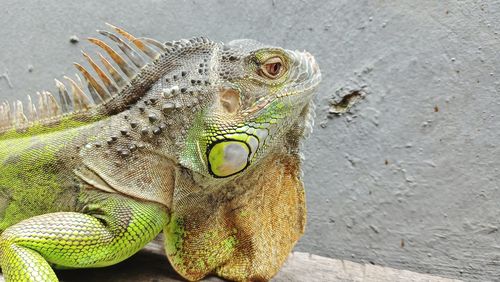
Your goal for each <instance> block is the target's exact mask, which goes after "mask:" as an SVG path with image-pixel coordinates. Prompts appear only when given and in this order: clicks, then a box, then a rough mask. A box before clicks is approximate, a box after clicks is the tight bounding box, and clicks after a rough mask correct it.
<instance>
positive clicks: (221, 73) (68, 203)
mask: <svg viewBox="0 0 500 282" xmlns="http://www.w3.org/2000/svg"><path fill="white" fill-rule="evenodd" d="M109 26H110V27H111V28H112V29H113V32H107V31H99V33H100V34H102V35H103V36H104V37H103V39H106V40H109V41H110V42H114V43H116V46H117V47H118V48H119V49H120V50H121V52H123V54H121V55H120V54H119V53H118V51H116V50H115V49H113V48H111V47H110V46H109V45H108V44H107V43H105V41H103V40H101V39H97V38H89V40H90V41H91V42H92V43H94V44H96V45H97V46H99V47H100V48H101V49H102V50H103V51H104V52H103V53H104V54H107V56H106V57H105V56H104V55H102V54H100V53H98V54H97V57H98V58H99V61H100V62H101V64H100V65H99V64H98V63H97V60H95V59H93V58H92V57H91V56H89V55H88V54H87V53H83V56H84V57H85V59H86V60H87V62H88V66H90V67H91V68H85V67H84V66H82V65H81V64H78V63H75V66H76V68H77V69H78V70H79V71H80V72H81V75H82V76H83V80H82V79H80V76H78V75H77V76H76V77H75V78H70V77H64V79H65V81H66V84H64V83H63V82H61V81H60V80H56V86H57V89H58V93H59V96H58V98H56V97H55V96H54V95H52V94H51V93H50V92H48V91H43V92H41V93H37V95H38V102H37V105H35V103H34V102H33V101H32V99H31V98H30V97H28V103H27V104H25V106H24V107H23V103H22V102H20V101H17V102H15V103H14V106H11V105H10V104H9V103H8V102H4V103H2V104H1V105H0V126H1V129H0V163H1V167H0V231H2V232H1V235H0V265H1V267H2V270H3V273H4V276H5V278H6V280H7V281H58V280H57V277H56V275H55V273H54V271H53V269H52V268H53V267H54V268H62V269H67V268H87V267H103V266H108V265H112V264H116V263H118V262H120V261H122V260H124V259H126V258H128V257H130V256H131V255H132V254H134V253H136V252H137V251H139V250H140V249H141V248H142V247H143V246H144V245H145V244H147V243H148V242H149V241H151V240H153V239H154V238H155V236H157V235H158V234H159V233H160V232H161V231H163V233H164V235H165V243H164V244H165V250H166V255H167V256H168V259H169V261H170V262H171V264H172V266H173V267H174V269H175V270H176V271H177V272H178V273H179V274H180V275H182V276H183V277H184V278H185V279H187V280H191V281H193V280H199V279H202V278H203V277H205V276H207V275H218V276H220V277H223V278H225V279H229V280H236V281H265V280H268V279H270V278H271V277H272V276H273V275H274V274H275V273H276V272H277V271H278V270H279V268H280V266H281V265H282V264H283V263H284V261H285V260H286V258H287V256H288V254H289V252H290V251H291V249H292V247H293V246H294V244H295V243H296V241H297V240H298V239H299V237H300V236H301V234H302V233H303V231H304V225H305V213H306V212H305V202H304V190H303V184H302V180H301V171H300V163H301V159H300V154H299V147H300V142H301V139H302V137H303V136H304V135H305V134H306V133H307V132H308V131H309V130H310V128H311V123H312V116H313V112H312V110H311V105H312V102H311V98H312V95H313V92H314V89H315V88H316V86H317V85H318V83H319V82H320V78H321V74H320V70H319V68H318V65H317V64H316V62H315V60H314V58H313V56H312V55H310V54H309V53H307V52H305V51H304V52H299V51H290V50H285V49H282V48H277V47H271V46H267V45H263V44H261V43H258V42H256V41H253V40H246V39H245V40H235V41H231V42H229V43H227V44H224V43H218V42H213V41H210V40H208V39H206V38H193V39H190V40H179V41H173V42H167V43H160V42H159V41H157V40H154V39H150V38H136V37H134V36H133V35H131V34H129V33H128V32H126V31H125V30H123V29H121V28H118V27H115V26H112V25H109ZM90 69H93V71H92V72H91V71H89V70H90ZM67 86H70V89H71V90H70V91H68V90H67V89H68V88H67ZM85 88H86V89H87V90H85V91H84V89H85ZM87 91H88V94H87V93H86V92H87Z"/></svg>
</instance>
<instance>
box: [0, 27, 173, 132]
mask: <svg viewBox="0 0 500 282" xmlns="http://www.w3.org/2000/svg"><path fill="white" fill-rule="evenodd" d="M107 25H108V26H109V27H111V28H112V29H113V30H114V31H116V32H117V33H118V34H119V35H121V36H122V37H124V38H125V39H126V40H127V41H128V42H130V43H132V44H133V45H134V46H135V47H136V48H137V49H138V50H139V51H141V52H142V54H143V55H144V56H141V55H140V54H139V53H137V52H136V51H135V50H134V49H132V48H131V47H130V45H129V44H127V43H126V42H125V41H124V40H122V39H121V38H119V37H118V36H117V35H115V34H113V33H110V32H107V31H98V32H99V33H100V34H102V35H104V36H105V37H107V38H109V39H111V40H112V41H113V42H115V43H116V46H118V47H119V48H120V50H121V51H122V52H123V54H125V57H123V56H122V55H120V54H118V53H117V52H116V51H115V50H113V49H112V48H111V47H110V46H109V45H108V44H106V43H105V42H104V41H102V40H100V39H96V38H88V40H89V41H90V42H92V43H93V44H95V45H96V46H98V47H100V48H101V49H103V50H104V51H105V52H106V53H107V54H108V55H109V57H110V58H111V59H112V60H113V62H114V63H116V65H117V66H118V67H119V68H120V70H121V71H122V72H123V74H125V76H126V77H127V78H124V76H122V74H120V73H119V71H118V70H117V69H116V68H115V67H114V66H113V65H112V64H111V63H110V62H109V61H108V59H106V58H105V57H104V56H103V55H102V54H101V53H97V56H98V57H99V61H100V62H101V63H102V66H103V67H104V68H102V67H100V66H99V65H98V64H97V63H96V61H94V60H93V59H92V58H91V57H90V56H89V55H88V54H87V53H85V52H83V51H82V54H83V57H84V58H85V59H86V60H87V62H88V63H89V64H90V66H91V67H92V69H93V70H94V71H95V73H97V76H98V77H99V80H98V79H96V77H94V76H93V75H92V74H91V73H90V72H89V71H88V70H87V69H86V68H85V67H83V66H82V65H81V64H79V63H74V64H75V67H76V68H77V69H78V70H79V71H80V73H81V74H82V75H83V77H84V79H85V81H86V83H87V87H88V92H89V94H90V95H88V94H86V93H85V91H84V90H83V88H84V87H83V83H82V80H81V79H80V77H79V76H78V75H76V81H75V80H73V79H71V78H69V77H67V76H64V79H65V80H67V82H68V84H69V85H70V87H71V95H70V94H68V90H67V88H66V85H65V84H64V83H63V82H61V81H60V80H57V79H55V84H56V87H57V89H58V94H59V95H58V96H59V102H58V101H57V99H56V98H55V97H54V95H52V93H50V92H48V91H42V92H37V93H36V94H37V96H38V102H37V106H36V105H35V103H34V101H33V100H32V98H31V96H28V104H27V106H26V109H25V107H23V104H22V102H21V101H16V102H15V103H13V105H12V107H11V105H10V104H9V103H8V102H2V103H1V104H0V133H2V132H4V131H6V130H8V129H11V128H25V127H27V126H29V123H32V122H35V121H41V122H43V121H44V120H52V119H54V118H57V117H60V116H61V115H62V114H65V113H76V112H81V111H87V110H88V109H90V108H92V107H93V106H94V105H95V104H104V103H106V102H107V101H109V100H110V99H112V98H113V97H115V96H117V95H119V93H120V91H121V90H122V89H123V88H125V87H126V86H127V85H128V84H129V83H130V81H131V80H132V79H133V78H134V77H135V76H136V75H137V73H139V71H140V69H142V68H143V67H145V66H146V65H147V64H149V63H150V62H152V61H154V60H156V59H157V58H158V57H159V56H160V55H161V53H160V52H166V51H168V50H169V49H168V48H167V47H166V46H165V45H164V44H162V43H160V42H159V41H157V40H154V39H150V38H136V37H134V36H133V35H131V34H130V33H128V32H126V31H125V30H123V29H121V28H119V27H116V26H113V25H111V24H107ZM153 47H154V48H153ZM155 48H156V49H159V50H160V52H158V51H156V50H155ZM125 58H128V59H129V60H130V62H132V64H133V66H135V67H133V66H132V65H130V64H129V63H128V62H127V60H126V59H125ZM103 69H104V70H105V71H106V72H107V73H108V74H109V76H108V74H106V72H105V71H104V70H103ZM89 96H90V97H89Z"/></svg>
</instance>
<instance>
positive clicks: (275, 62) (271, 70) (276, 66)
mask: <svg viewBox="0 0 500 282" xmlns="http://www.w3.org/2000/svg"><path fill="white" fill-rule="evenodd" d="M284 70H285V68H284V67H283V60H282V59H281V58H280V57H272V58H270V59H267V60H266V61H265V62H264V63H263V64H262V65H261V67H260V69H259V74H260V75H261V76H264V77H266V78H270V79H278V78H280V77H281V76H282V75H283V73H284Z"/></svg>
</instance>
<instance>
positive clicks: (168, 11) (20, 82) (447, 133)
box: [0, 0, 500, 280]
mask: <svg viewBox="0 0 500 282" xmlns="http://www.w3.org/2000/svg"><path fill="white" fill-rule="evenodd" d="M99 2H104V1H64V2H63V1H14V0H1V1H0V6H1V11H0V26H1V28H0V38H1V40H0V50H1V51H0V73H3V72H4V71H6V70H8V75H9V77H10V80H11V83H12V87H10V86H9V85H8V83H7V82H6V80H4V79H0V97H1V98H6V99H9V100H12V99H14V98H21V97H25V95H26V94H28V93H34V92H35V91H36V90H40V89H48V88H49V89H54V88H53V86H52V79H53V78H54V77H61V75H62V74H64V73H73V72H74V71H73V68H72V66H71V62H73V61H75V60H76V61H82V59H81V57H80V54H79V49H80V48H88V46H89V44H87V43H84V42H80V43H79V44H76V45H74V44H71V43H69V38H70V36H72V35H77V36H79V37H80V38H84V37H86V36H93V35H95V34H96V33H95V32H94V30H95V29H97V28H103V27H104V25H103V22H105V21H108V22H111V23H114V24H116V25H120V26H123V27H125V28H126V29H127V30H129V31H130V32H131V33H133V34H137V35H140V36H148V37H153V38H159V39H163V40H174V39H179V38H186V37H191V36H195V35H205V36H208V37H210V38H212V39H215V40H221V41H228V40H231V39H234V38H242V37H243V38H254V39H258V40H260V41H263V42H267V43H271V44H275V45H279V46H284V47H287V48H296V49H306V50H308V51H310V52H311V53H312V54H314V55H315V56H316V58H317V60H318V62H319V63H320V66H321V68H322V72H323V74H324V82H323V84H322V85H321V88H320V90H319V95H318V96H317V97H316V101H317V105H318V106H317V109H316V112H317V123H316V126H315V132H314V134H313V135H312V137H311V138H310V139H309V140H308V141H307V142H306V144H305V156H306V161H305V169H304V171H305V181H306V184H307V187H306V188H307V197H308V207H309V211H308V225H307V232H306V234H305V236H304V237H303V238H302V240H301V241H300V243H299V244H298V246H297V250H300V251H307V252H310V253H314V254H318V255H324V256H328V257H333V258H339V259H349V260H354V261H360V262H364V263H373V264H377V265H382V266H391V267H396V268H402V269H408V270H414V271H419V272H429V273H433V274H439V275H442V276H449V277H458V278H466V279H471V280H473V279H481V280H489V279H491V280H493V279H498V277H500V233H499V231H498V228H499V226H500V222H499V218H500V204H499V199H500V189H499V184H498V181H497V177H498V175H499V168H500V165H499V162H500V150H499V145H500V138H499V134H500V114H499V112H500V98H499V92H500V80H499V77H500V52H499V50H500V35H499V32H500V20H499V19H500V2H499V1H471V0H464V1H439V0H435V1H423V0H422V1H414V0H405V1H403V0H401V1H383V0H378V1H376V0H373V1H354V0H342V1H340V0H339V1H320V0H317V1H303V0H302V1H285V0H273V1H272V0H259V1H243V0H240V1H202V0H192V1H154V0H149V1H106V2H105V3H99ZM30 70H31V72H30ZM352 90H362V91H363V93H365V99H364V100H363V101H362V102H361V103H359V104H358V105H356V106H355V107H354V109H353V110H352V111H351V113H350V114H347V115H344V116H341V117H333V116H330V114H329V104H330V102H331V100H332V99H337V98H338V96H342V95H345V94H347V93H349V91H352Z"/></svg>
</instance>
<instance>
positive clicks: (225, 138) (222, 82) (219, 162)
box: [196, 40, 321, 178]
mask: <svg viewBox="0 0 500 282" xmlns="http://www.w3.org/2000/svg"><path fill="white" fill-rule="evenodd" d="M212 63H213V65H214V68H215V73H216V76H217V85H218V90H217V94H216V95H215V97H214V99H213V103H211V104H208V106H207V108H206V109H205V110H204V111H203V114H202V116H203V118H201V119H200V121H201V122H202V123H203V130H202V131H203V132H202V134H201V135H198V136H197V137H196V138H197V140H196V142H198V148H199V158H200V159H201V160H202V162H201V163H203V164H205V166H206V167H205V168H202V167H198V170H205V171H202V172H208V173H209V174H210V175H212V176H213V177H216V178H226V177H230V176H234V175H237V174H239V173H241V172H243V171H244V170H245V169H247V168H248V167H250V166H252V165H254V164H256V163H258V162H259V160H260V159H262V158H263V157H265V156H266V154H269V153H271V152H274V151H276V150H280V151H283V148H284V147H285V146H284V144H283V142H287V143H298V140H299V139H300V138H301V137H302V134H303V127H304V125H305V123H306V122H308V121H307V117H308V109H309V104H310V101H311V98H312V94H313V91H314V89H315V88H316V86H317V85H318V83H319V82H320V80H321V73H320V70H319V68H318V65H317V64H316V62H315V60H314V57H313V56H312V55H311V54H309V53H307V52H299V51H291V50H286V49H282V48H277V47H269V46H265V45H263V44H260V43H258V42H256V41H253V40H236V41H231V42H230V43H229V44H226V45H222V46H221V48H220V50H219V52H217V53H216V54H215V55H214V56H213V57H212ZM290 131H294V132H295V133H296V134H295V135H293V134H292V135H287V137H288V138H292V139H295V140H286V139H285V137H284V136H285V134H287V133H289V132H290Z"/></svg>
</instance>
